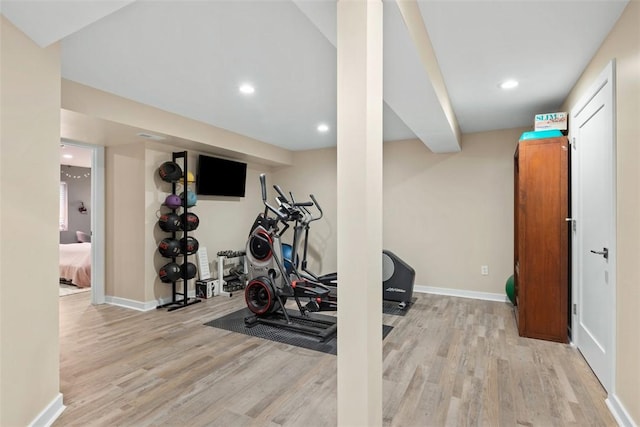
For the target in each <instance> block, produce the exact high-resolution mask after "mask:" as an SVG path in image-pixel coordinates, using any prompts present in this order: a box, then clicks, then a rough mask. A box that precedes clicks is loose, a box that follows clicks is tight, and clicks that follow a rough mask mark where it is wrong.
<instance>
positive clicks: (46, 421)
mask: <svg viewBox="0 0 640 427" xmlns="http://www.w3.org/2000/svg"><path fill="white" fill-rule="evenodd" d="M65 408H66V406H64V404H63V403H62V393H58V395H57V396H56V397H55V398H54V399H53V400H52V401H51V403H49V404H48V405H47V407H46V408H44V409H43V410H42V412H40V414H38V416H37V417H36V418H35V419H34V420H33V421H31V424H29V427H49V426H50V425H52V424H53V423H54V421H55V420H57V419H58V417H59V416H60V414H62V411H64V410H65Z"/></svg>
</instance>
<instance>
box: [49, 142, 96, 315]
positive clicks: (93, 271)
mask: <svg viewBox="0 0 640 427" xmlns="http://www.w3.org/2000/svg"><path fill="white" fill-rule="evenodd" d="M60 142H61V143H62V144H64V145H70V146H75V147H79V148H83V149H88V150H91V210H90V216H91V303H92V304H104V303H105V289H104V285H105V238H106V236H105V177H104V147H103V146H100V145H93V144H87V143H83V142H78V141H73V140H70V139H66V138H61V139H60Z"/></svg>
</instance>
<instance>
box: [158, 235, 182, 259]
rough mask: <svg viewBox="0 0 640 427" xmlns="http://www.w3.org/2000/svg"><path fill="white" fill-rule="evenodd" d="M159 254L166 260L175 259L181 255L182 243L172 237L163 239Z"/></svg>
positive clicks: (159, 245)
mask: <svg viewBox="0 0 640 427" xmlns="http://www.w3.org/2000/svg"><path fill="white" fill-rule="evenodd" d="M158 252H160V255H162V256H163V257H165V258H175V257H176V256H178V255H180V242H179V241H178V240H176V239H172V238H171V237H167V238H165V239H162V240H161V241H160V243H159V244H158Z"/></svg>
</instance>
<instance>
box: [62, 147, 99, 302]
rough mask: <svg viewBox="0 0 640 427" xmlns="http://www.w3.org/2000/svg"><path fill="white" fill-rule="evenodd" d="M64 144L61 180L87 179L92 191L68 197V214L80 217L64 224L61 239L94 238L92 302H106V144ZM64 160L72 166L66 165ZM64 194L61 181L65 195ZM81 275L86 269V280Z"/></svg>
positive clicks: (90, 249)
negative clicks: (67, 224) (67, 225)
mask: <svg viewBox="0 0 640 427" xmlns="http://www.w3.org/2000/svg"><path fill="white" fill-rule="evenodd" d="M60 146H61V150H60V151H61V160H60V164H61V169H60V171H61V172H60V176H61V181H62V180H63V179H64V180H66V181H67V182H68V183H69V185H71V183H72V182H73V181H79V180H82V179H84V180H87V181H88V184H89V189H88V191H86V190H85V191H84V192H80V193H77V194H76V197H72V198H70V199H69V200H67V203H66V206H67V209H68V214H69V215H74V216H75V218H76V219H77V221H76V222H75V223H74V224H73V226H71V227H66V228H67V229H66V230H65V231H62V227H61V241H60V243H61V244H65V243H66V244H68V243H72V242H73V243H81V242H83V241H84V242H85V243H86V242H90V243H87V245H88V246H89V249H88V250H89V251H90V255H89V257H90V273H89V275H90V278H88V279H87V281H88V282H89V284H90V289H91V303H92V304H103V303H104V302H105V290H104V269H105V260H104V254H105V249H104V246H105V244H104V242H105V235H104V223H105V218H104V210H105V209H104V206H105V189H104V147H101V146H96V145H91V144H84V143H80V142H75V141H70V140H65V139H63V140H61V142H60ZM65 156H66V157H65ZM63 164H64V165H67V166H69V168H68V169H67V168H65V166H62V165H63ZM62 194H63V192H62V185H61V197H62ZM78 195H80V197H78ZM61 221H62V219H61ZM69 225H71V224H69ZM61 246H62V245H61ZM79 246H82V245H79ZM73 268H76V266H74V267H73ZM61 270H62V267H61ZM61 276H62V271H61ZM81 276H82V273H78V276H77V277H78V278H79V280H82V279H81V278H80V277H81ZM61 283H62V280H61Z"/></svg>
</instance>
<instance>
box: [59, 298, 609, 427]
mask: <svg viewBox="0 0 640 427" xmlns="http://www.w3.org/2000/svg"><path fill="white" fill-rule="evenodd" d="M416 296H417V301H416V304H415V305H414V306H413V307H412V308H411V310H410V311H409V313H408V314H407V316H405V317H398V316H388V315H385V316H384V321H385V323H386V324H389V325H393V326H394V330H393V331H392V332H391V333H390V334H389V336H388V337H387V338H386V339H385V341H384V367H383V369H384V374H383V375H384V391H383V392H384V403H383V416H384V425H385V426H614V425H616V424H615V421H614V420H613V418H612V417H611V415H610V413H609V412H608V410H607V408H606V405H605V403H604V399H605V398H606V395H605V392H604V390H603V389H602V388H601V386H600V384H599V383H598V381H597V379H596V378H595V377H594V375H593V374H592V372H591V371H590V370H589V367H588V366H587V364H586V363H585V362H584V360H583V359H582V357H581V356H580V354H579V353H578V352H577V350H576V349H574V348H572V347H570V346H567V345H562V344H556V343H551V342H546V341H539V340H531V339H525V338H520V337H518V335H517V332H516V329H515V322H514V318H513V313H512V309H511V308H510V307H509V306H508V305H507V304H505V303H497V302H487V301H478V300H471V299H463V298H453V297H445V296H436V295H427V294H417V295H416ZM243 305H244V299H243V298H242V295H237V296H234V297H233V298H228V297H215V298H213V299H210V300H204V301H203V302H202V303H200V304H196V305H193V306H190V307H187V308H185V309H182V310H177V311H174V312H171V313H168V312H166V311H160V310H158V311H150V312H146V313H141V312H137V311H133V310H128V309H125V308H119V307H115V306H109V305H102V306H91V305H90V303H89V295H88V293H84V294H77V295H70V296H66V297H64V298H60V347H61V354H60V371H61V372H60V381H61V391H62V393H63V395H64V403H65V405H67V409H66V410H65V411H64V412H63V414H62V415H61V416H60V418H59V419H58V420H57V421H56V423H55V424H54V426H56V427H59V426H71V425H75V426H148V425H153V426H225V427H228V426H281V425H282V426H333V425H336V357H335V356H331V355H326V354H323V353H318V352H315V351H311V350H305V349H301V348H297V347H291V346H288V345H285V344H279V343H274V342H271V341H266V340H262V339H259V338H253V337H248V336H245V335H242V334H237V333H232V332H228V331H224V330H220V329H215V328H212V327H208V326H203V323H205V322H207V321H209V320H212V319H214V318H216V317H219V316H222V315H224V314H227V313H229V312H230V311H234V310H236V309H238V308H240V307H242V306H243Z"/></svg>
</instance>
